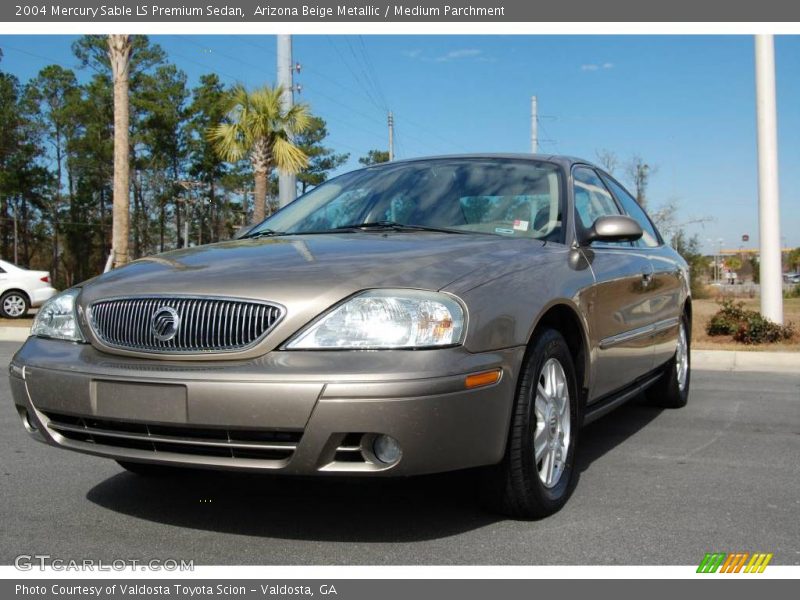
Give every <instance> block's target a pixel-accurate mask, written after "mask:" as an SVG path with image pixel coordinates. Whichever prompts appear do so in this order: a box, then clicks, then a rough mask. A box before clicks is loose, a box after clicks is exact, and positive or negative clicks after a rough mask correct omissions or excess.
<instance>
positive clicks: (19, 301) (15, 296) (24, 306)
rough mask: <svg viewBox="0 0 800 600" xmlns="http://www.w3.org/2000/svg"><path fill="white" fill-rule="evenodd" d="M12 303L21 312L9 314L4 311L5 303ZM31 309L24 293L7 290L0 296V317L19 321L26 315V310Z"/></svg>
mask: <svg viewBox="0 0 800 600" xmlns="http://www.w3.org/2000/svg"><path fill="white" fill-rule="evenodd" d="M8 301H13V302H14V304H15V305H16V306H19V307H20V308H21V312H17V311H13V312H9V311H7V310H6V302H8ZM30 307H31V302H30V300H29V299H28V295H27V294H25V292H19V291H17V290H9V291H7V292H6V293H5V294H3V295H2V296H0V316H2V317H4V318H6V319H21V318H23V317H25V316H27V314H28V310H29V309H30Z"/></svg>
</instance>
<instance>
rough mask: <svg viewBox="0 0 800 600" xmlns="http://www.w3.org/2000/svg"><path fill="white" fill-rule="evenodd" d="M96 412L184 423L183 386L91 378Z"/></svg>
mask: <svg viewBox="0 0 800 600" xmlns="http://www.w3.org/2000/svg"><path fill="white" fill-rule="evenodd" d="M92 396H93V399H94V405H95V407H96V408H95V414H96V415H97V416H98V417H107V418H109V419H128V420H137V421H138V420H141V421H156V422H159V421H160V422H165V423H186V421H187V415H188V410H187V405H186V404H187V403H186V386H184V385H162V384H156V383H129V382H122V381H104V380H94V381H92Z"/></svg>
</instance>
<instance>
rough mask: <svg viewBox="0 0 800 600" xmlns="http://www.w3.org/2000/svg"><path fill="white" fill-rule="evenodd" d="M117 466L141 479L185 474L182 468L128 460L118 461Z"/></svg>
mask: <svg viewBox="0 0 800 600" xmlns="http://www.w3.org/2000/svg"><path fill="white" fill-rule="evenodd" d="M117 464H118V465H119V466H120V467H122V468H123V469H125V470H126V471H129V472H131V473H135V474H136V475H139V476H140V477H174V476H175V475H179V474H181V473H183V471H184V470H183V469H182V468H180V467H170V466H167V465H157V464H153V463H141V462H129V461H127V460H118V461H117Z"/></svg>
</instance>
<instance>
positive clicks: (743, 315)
mask: <svg viewBox="0 0 800 600" xmlns="http://www.w3.org/2000/svg"><path fill="white" fill-rule="evenodd" d="M720 306H721V308H720V309H719V310H718V311H717V312H716V313H715V314H714V316H712V317H711V319H709V321H708V325H706V333H708V335H711V336H715V335H732V336H733V339H734V340H735V341H737V342H741V343H742V344H770V343H774V342H780V341H782V340H788V339H791V338H792V336H793V335H794V327H793V326H792V325H791V323H790V324H789V325H786V326H783V325H778V324H777V323H773V322H772V321H770V320H769V319H767V318H765V317H763V316H761V314H760V313H758V312H756V311H754V310H746V309H745V308H744V303H743V302H734V301H733V300H731V299H730V298H726V299H724V300H722V301H721V302H720Z"/></svg>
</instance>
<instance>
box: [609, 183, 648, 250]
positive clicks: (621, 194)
mask: <svg viewBox="0 0 800 600" xmlns="http://www.w3.org/2000/svg"><path fill="white" fill-rule="evenodd" d="M603 180H604V181H605V182H606V183H607V184H608V187H609V188H611V191H612V192H614V195H615V196H616V197H617V200H619V203H620V204H621V205H622V208H623V209H624V210H625V212H626V213H627V214H628V216H629V217H631V218H632V219H635V220H636V222H637V223H639V226H640V227H641V228H642V232H643V234H642V237H641V238H640V239H639V241H638V242H637V243H638V244H639V245H640V246H645V247H648V248H654V247H656V246H659V245H660V242H659V241H658V233H656V228H655V227H654V226H653V224H652V223H651V222H650V219H649V218H648V217H647V215H646V214H645V212H644V210H643V209H642V207H641V206H639V203H638V202H636V199H635V198H634V197H633V196H631V195H630V194H629V193H628V192H627V190H626V189H625V188H624V187H622V186H621V185H620V184H618V183H617V182H616V181H614V180H613V179H611V178H610V177H603Z"/></svg>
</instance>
